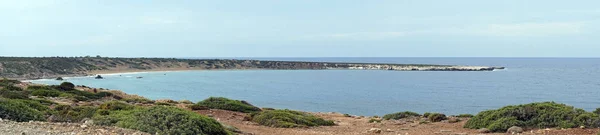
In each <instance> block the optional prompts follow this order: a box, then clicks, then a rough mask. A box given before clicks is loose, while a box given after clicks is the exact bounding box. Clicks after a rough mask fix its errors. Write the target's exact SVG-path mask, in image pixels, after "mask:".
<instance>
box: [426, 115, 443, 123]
mask: <svg viewBox="0 0 600 135" xmlns="http://www.w3.org/2000/svg"><path fill="white" fill-rule="evenodd" d="M427 119H429V121H431V122H440V121H442V120H446V119H447V117H446V115H444V114H441V113H432V114H429V116H427Z"/></svg>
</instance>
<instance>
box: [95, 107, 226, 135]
mask: <svg viewBox="0 0 600 135" xmlns="http://www.w3.org/2000/svg"><path fill="white" fill-rule="evenodd" d="M94 123H97V124H99V125H116V126H119V127H122V128H129V129H135V130H139V131H143V132H147V133H156V134H188V135H227V134H229V133H228V132H227V131H226V130H225V129H224V127H223V126H222V125H221V124H220V123H219V122H217V121H215V120H213V119H211V118H208V117H206V116H202V115H200V114H196V113H193V112H190V111H185V110H182V109H179V108H175V107H167V106H154V107H150V108H136V109H133V110H126V111H114V112H111V113H110V115H105V116H100V115H99V116H96V117H94Z"/></svg>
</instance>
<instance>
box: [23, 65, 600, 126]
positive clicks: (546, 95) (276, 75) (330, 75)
mask: <svg viewBox="0 0 600 135" xmlns="http://www.w3.org/2000/svg"><path fill="white" fill-rule="evenodd" d="M254 59H262V60H296V61H330V62H382V63H411V64H451V65H482V66H505V67H507V69H506V70H499V71H492V72H451V71H450V72H446V71H431V72H429V71H417V72H413V71H384V70H236V71H178V72H151V73H128V74H112V75H104V77H105V78H106V79H103V80H96V79H93V78H92V77H80V78H66V80H65V81H70V82H73V83H75V84H78V85H87V86H91V87H101V88H110V89H119V90H123V91H125V92H127V93H132V94H138V95H141V96H145V97H148V98H151V99H162V98H169V99H176V100H180V99H189V100H192V101H200V100H202V99H205V98H207V97H210V96H222V97H228V98H232V99H240V100H247V101H249V102H250V103H253V104H255V105H257V106H260V107H273V108H288V109H295V110H303V111H312V112H342V113H349V114H354V115H383V114H387V113H392V112H398V111H415V112H419V113H423V112H441V113H446V114H461V113H477V112H479V111H482V110H487V109H495V108H499V107H502V106H505V105H513V104H521V103H530V102H538V101H556V102H560V103H566V104H569V105H573V106H575V107H578V108H584V109H586V110H593V109H595V108H598V107H600V98H598V96H599V95H600V79H599V78H598V77H600V59H595V58H254ZM138 76H141V77H143V78H142V79H136V77H138ZM33 82H36V83H45V84H58V83H60V81H55V80H35V81H33Z"/></svg>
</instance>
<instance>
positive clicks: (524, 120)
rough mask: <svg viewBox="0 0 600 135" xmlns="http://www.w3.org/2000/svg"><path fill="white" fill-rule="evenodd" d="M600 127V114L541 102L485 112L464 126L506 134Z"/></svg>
mask: <svg viewBox="0 0 600 135" xmlns="http://www.w3.org/2000/svg"><path fill="white" fill-rule="evenodd" d="M599 125H600V117H599V116H598V114H595V113H591V112H586V111H584V110H582V109H577V108H574V107H572V106H567V105H565V104H559V103H554V102H542V103H530V104H524V105H516V106H506V107H502V108H500V109H497V110H488V111H483V112H480V113H479V114H477V115H476V116H474V117H473V118H471V119H470V120H469V121H467V123H466V124H465V126H464V127H465V128H471V129H479V128H488V129H490V130H491V131H494V132H505V131H506V129H508V128H510V127H512V126H520V127H524V128H554V127H561V128H573V127H578V126H585V127H594V128H595V127H598V126H599Z"/></svg>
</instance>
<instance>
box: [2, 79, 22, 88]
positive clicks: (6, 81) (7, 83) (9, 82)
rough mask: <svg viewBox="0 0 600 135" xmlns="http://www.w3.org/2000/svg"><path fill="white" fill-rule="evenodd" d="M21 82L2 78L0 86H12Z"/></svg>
mask: <svg viewBox="0 0 600 135" xmlns="http://www.w3.org/2000/svg"><path fill="white" fill-rule="evenodd" d="M19 83H21V81H19V80H10V79H7V78H3V79H1V80H0V86H12V85H14V84H19Z"/></svg>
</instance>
